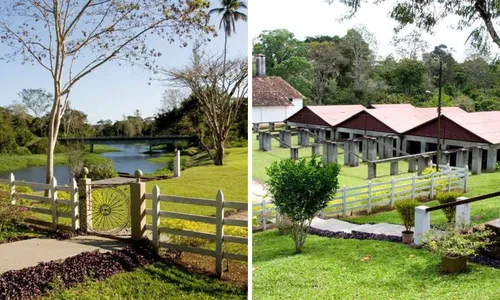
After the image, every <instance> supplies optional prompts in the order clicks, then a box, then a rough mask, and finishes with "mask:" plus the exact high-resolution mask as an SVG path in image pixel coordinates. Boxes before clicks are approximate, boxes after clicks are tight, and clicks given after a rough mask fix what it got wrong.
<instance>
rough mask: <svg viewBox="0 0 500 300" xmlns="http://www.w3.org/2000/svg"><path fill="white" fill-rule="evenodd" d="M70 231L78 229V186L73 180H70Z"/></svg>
mask: <svg viewBox="0 0 500 300" xmlns="http://www.w3.org/2000/svg"><path fill="white" fill-rule="evenodd" d="M70 201H71V229H73V230H74V231H76V230H78V229H80V205H79V203H78V202H79V199H78V184H77V183H76V180H75V178H73V180H71V200H70Z"/></svg>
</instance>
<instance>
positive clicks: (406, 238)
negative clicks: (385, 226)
mask: <svg viewBox="0 0 500 300" xmlns="http://www.w3.org/2000/svg"><path fill="white" fill-rule="evenodd" d="M411 243H413V231H403V244H411Z"/></svg>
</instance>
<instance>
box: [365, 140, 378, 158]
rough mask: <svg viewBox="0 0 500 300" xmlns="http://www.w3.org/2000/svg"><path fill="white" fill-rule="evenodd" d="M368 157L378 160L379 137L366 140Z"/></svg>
mask: <svg viewBox="0 0 500 300" xmlns="http://www.w3.org/2000/svg"><path fill="white" fill-rule="evenodd" d="M366 159H368V160H369V161H374V160H377V139H375V138H369V139H367V140H366Z"/></svg>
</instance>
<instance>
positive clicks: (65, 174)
mask: <svg viewBox="0 0 500 300" xmlns="http://www.w3.org/2000/svg"><path fill="white" fill-rule="evenodd" d="M111 146H112V147H114V148H117V149H120V150H121V152H109V153H103V154H101V155H102V156H103V157H106V158H108V159H110V160H111V161H113V165H114V167H115V170H116V171H117V172H122V173H130V174H133V173H134V171H135V170H137V169H141V170H142V171H143V172H144V174H147V173H153V172H155V171H156V170H158V169H159V168H161V167H162V166H163V165H162V164H157V163H151V162H148V161H147V159H148V158H150V157H151V155H149V154H141V152H144V151H147V150H149V146H146V145H111ZM159 155H160V154H154V155H153V156H159ZM13 173H14V175H15V176H16V180H25V181H31V182H45V167H29V168H25V169H19V170H15V171H14V172H13ZM9 174H10V172H7V173H0V178H9ZM54 175H55V177H56V178H57V181H58V183H60V184H66V183H69V181H70V174H69V168H68V167H66V166H55V167H54Z"/></svg>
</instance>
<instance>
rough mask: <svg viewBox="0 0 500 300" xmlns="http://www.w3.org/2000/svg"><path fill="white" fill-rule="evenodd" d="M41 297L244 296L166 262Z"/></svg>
mask: <svg viewBox="0 0 500 300" xmlns="http://www.w3.org/2000/svg"><path fill="white" fill-rule="evenodd" d="M45 299H61V300H62V299H64V300H66V299H89V300H91V299H92V300H93V299H135V300H139V299H199V300H202V299H246V290H244V289H242V288H238V287H235V286H233V285H230V284H228V283H225V282H222V281H219V280H215V279H212V278H209V277H206V276H202V275H198V274H195V273H190V272H188V271H185V270H182V269H180V268H178V267H175V266H173V265H170V264H169V263H158V264H155V265H151V266H148V267H145V268H144V269H141V270H137V271H133V272H129V273H124V274H119V275H115V276H113V277H111V278H108V279H106V280H104V281H102V282H92V281H88V282H86V283H83V284H79V285H77V286H75V287H73V288H71V289H63V288H60V289H56V290H55V291H54V292H53V293H52V294H51V295H50V296H48V297H46V298H45Z"/></svg>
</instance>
